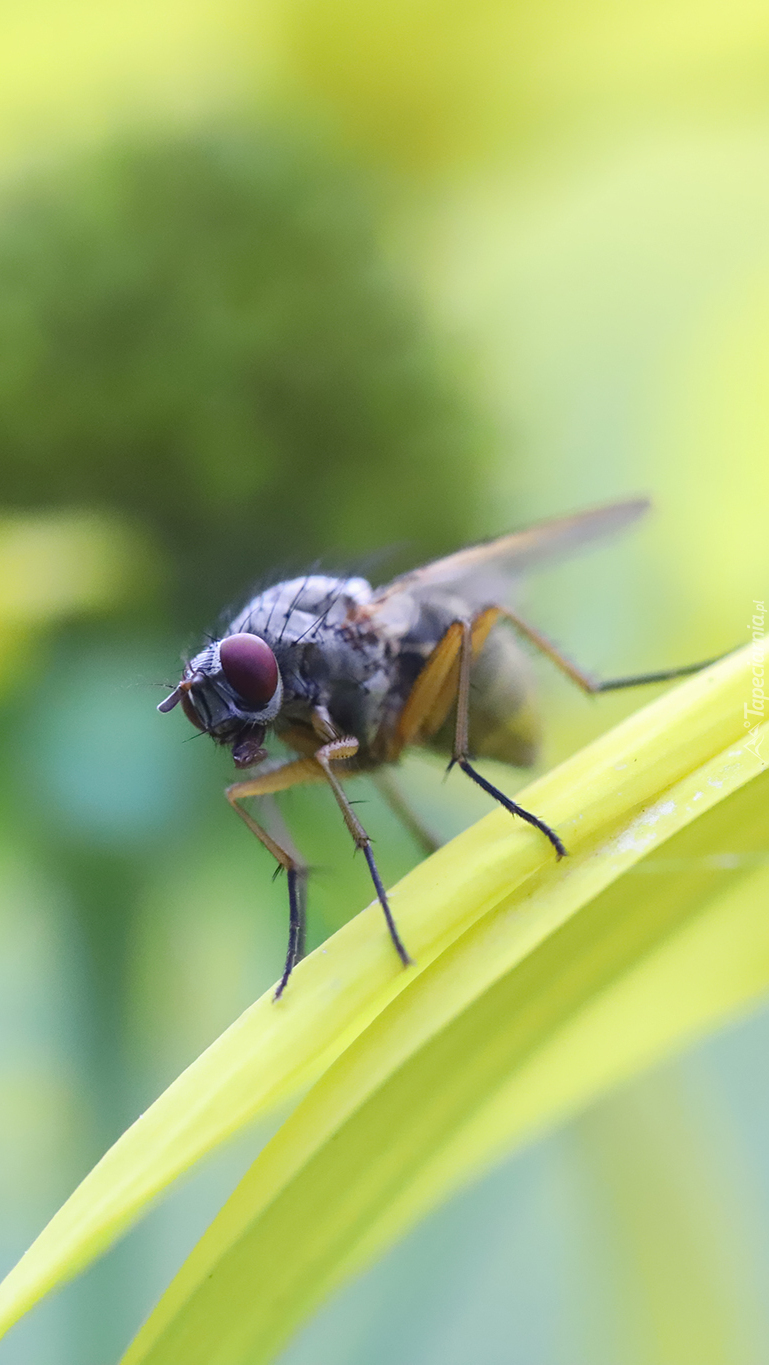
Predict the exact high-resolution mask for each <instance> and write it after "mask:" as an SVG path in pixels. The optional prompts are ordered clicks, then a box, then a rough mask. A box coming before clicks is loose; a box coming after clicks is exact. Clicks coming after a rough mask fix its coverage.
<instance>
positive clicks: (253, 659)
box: [219, 634, 279, 711]
mask: <svg viewBox="0 0 769 1365" xmlns="http://www.w3.org/2000/svg"><path fill="white" fill-rule="evenodd" d="M219 659H220V661H221V665H222V672H223V674H224V676H225V678H226V679H227V682H228V683H229V684H230V687H231V688H232V689H233V690H234V691H235V692H237V694H238V696H239V697H241V698H242V700H243V701H244V702H245V703H246V705H247V706H248V707H249V708H250V709H251V710H253V711H259V710H261V709H262V707H264V706H266V705H267V703H268V702H269V701H272V698H273V697H274V696H275V692H276V690H277V687H278V679H279V674H278V664H277V660H276V658H275V655H274V654H273V652H272V650H271V649H270V646H269V645H267V644H265V642H264V640H261V639H260V638H259V636H258V635H246V634H243V635H228V636H226V637H225V639H224V640H222V642H221V644H220V646H219Z"/></svg>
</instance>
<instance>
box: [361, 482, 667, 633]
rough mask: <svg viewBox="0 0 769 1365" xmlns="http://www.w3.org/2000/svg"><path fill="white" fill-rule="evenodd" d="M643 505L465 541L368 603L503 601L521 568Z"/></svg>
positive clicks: (615, 524) (568, 548) (564, 550)
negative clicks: (433, 598) (444, 598)
mask: <svg viewBox="0 0 769 1365" xmlns="http://www.w3.org/2000/svg"><path fill="white" fill-rule="evenodd" d="M648 508H649V502H648V500H647V499H646V498H633V499H631V500H629V501H627V502H615V503H612V504H610V505H609V506H608V507H596V508H593V509H591V510H590V511H587V512H578V513H576V515H575V516H572V517H560V518H558V519H557V520H554V521H545V522H541V523H540V524H539V525H538V526H531V527H529V529H528V530H525V531H514V532H513V533H512V534H511V535H507V536H500V537H499V539H498V540H491V541H486V542H485V543H484V544H482V545H470V546H468V548H467V549H466V550H458V551H457V553H456V554H453V555H447V556H446V558H445V559H436V560H434V561H433V563H432V564H425V565H424V566H423V567H422V568H420V569H412V570H411V571H410V572H409V573H405V574H401V576H400V577H399V578H395V579H393V581H392V582H391V583H388V584H387V586H386V587H384V588H380V589H379V590H378V591H377V592H375V593H374V596H373V599H372V602H371V607H372V608H374V609H375V610H381V611H382V612H383V614H384V615H386V616H388V615H390V613H391V609H392V608H393V607H394V606H395V600H396V599H397V597H398V596H399V595H400V594H401V593H403V594H406V595H407V596H408V597H410V598H412V599H414V598H416V599H419V598H421V597H423V596H428V595H433V594H435V593H436V592H438V593H440V594H441V595H444V594H446V595H456V596H458V597H461V598H462V599H463V600H464V601H465V602H467V604H468V606H470V607H482V606H488V605H491V604H492V603H494V602H502V601H504V600H505V598H506V597H507V596H508V595H509V590H510V585H511V582H512V581H513V580H514V579H516V578H517V577H518V576H519V574H521V573H523V572H524V570H525V569H528V568H530V567H532V566H533V565H536V564H541V563H545V562H551V561H553V560H555V559H558V558H559V557H560V556H561V555H569V554H571V552H572V551H573V550H576V549H578V548H579V547H580V546H581V545H587V544H589V542H590V541H592V540H596V539H598V537H599V536H604V535H609V534H610V533H611V532H613V531H620V530H622V529H623V528H624V527H625V526H629V525H630V524H631V523H632V522H634V521H636V520H637V519H638V518H639V517H640V516H642V515H643V514H644V512H646V511H647V510H648Z"/></svg>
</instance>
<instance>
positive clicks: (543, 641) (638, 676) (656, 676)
mask: <svg viewBox="0 0 769 1365" xmlns="http://www.w3.org/2000/svg"><path fill="white" fill-rule="evenodd" d="M499 614H500V616H503V617H504V619H505V620H506V621H509V622H510V624H511V625H512V626H515V629H516V630H517V632H518V634H519V635H522V636H523V638H524V639H525V640H528V641H529V642H530V643H531V644H533V645H535V646H536V648H537V649H538V650H539V651H540V653H541V654H544V655H545V657H546V658H548V659H549V660H550V662H551V663H554V664H555V666H556V668H558V669H560V671H561V673H563V674H565V676H566V677H567V678H570V679H571V681H572V682H573V683H576V684H577V687H579V688H581V690H582V691H583V692H587V693H588V694H589V695H591V696H594V695H595V694H596V693H597V692H616V691H618V690H619V689H620V688H622V687H644V686H646V684H647V683H661V682H672V681H673V679H674V678H686V677H688V676H689V674H690V673H699V672H700V670H701V669H703V668H707V667H708V665H709V664H715V663H717V662H718V658H723V657H724V656H723V655H719V656H718V657H717V658H715V659H705V660H704V661H703V662H702V663H699V664H683V665H681V666H679V667H678V668H663V669H661V670H660V671H659V672H657V673H635V674H633V675H632V676H631V677H628V678H594V677H593V676H592V674H590V673H587V672H586V671H585V670H584V669H583V668H580V667H579V665H578V664H575V663H574V662H573V660H571V659H569V658H567V657H566V655H565V654H562V653H561V651H560V649H559V648H558V646H557V645H555V644H553V641H552V640H550V639H548V637H547V635H543V634H542V631H541V630H537V628H536V627H535V626H531V625H529V623H528V621H524V620H523V617H521V616H518V615H517V613H516V612H514V611H510V610H509V609H508V608H507V607H500V609H499Z"/></svg>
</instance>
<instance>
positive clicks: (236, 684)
mask: <svg viewBox="0 0 769 1365" xmlns="http://www.w3.org/2000/svg"><path fill="white" fill-rule="evenodd" d="M282 700H283V684H282V682H281V677H280V669H279V668H278V661H277V659H276V658H275V655H274V654H273V652H272V650H271V649H270V647H269V645H268V644H266V643H265V641H264V640H262V639H261V637H260V636H258V635H251V634H247V633H240V634H237V635H226V636H225V637H224V639H223V640H217V641H215V642H214V643H213V644H210V645H207V646H206V648H205V649H203V650H201V652H200V653H199V654H196V655H195V658H194V659H191V660H190V662H189V663H188V664H186V665H185V668H184V673H183V675H182V679H181V682H180V683H179V684H178V686H177V687H175V688H174V690H173V692H172V693H171V695H170V696H168V697H166V699H165V701H162V702H161V703H160V705H159V707H158V711H172V710H173V708H174V707H175V706H176V705H177V703H178V702H181V706H182V710H183V711H184V714H185V716H186V717H187V719H188V720H191V721H192V724H193V725H196V726H197V728H198V729H199V730H203V731H204V732H205V733H206V734H208V735H211V736H212V738H213V739H214V740H215V741H216V743H217V744H226V745H230V746H231V747H232V757H233V759H234V761H235V767H236V768H248V767H250V766H251V764H253V763H259V762H260V761H261V759H263V758H264V757H265V750H264V748H263V747H262V745H263V743H264V736H265V733H266V731H267V726H268V725H270V724H271V723H272V721H274V720H275V717H276V716H277V714H278V712H279V711H280V707H281V702H282Z"/></svg>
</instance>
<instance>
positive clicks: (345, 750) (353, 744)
mask: <svg viewBox="0 0 769 1365" xmlns="http://www.w3.org/2000/svg"><path fill="white" fill-rule="evenodd" d="M357 752H358V741H357V739H355V737H354V736H353V735H345V736H343V737H342V738H340V739H332V740H330V741H329V742H328V743H327V744H323V745H322V746H321V747H320V749H318V750H317V751H316V754H315V762H316V763H319V764H320V767H321V768H322V770H323V772H324V774H325V776H326V780H327V781H328V784H329V786H330V787H331V790H332V791H333V793H334V796H335V797H336V800H337V804H338V806H339V809H340V810H341V812H342V815H343V817H344V822H345V824H346V826H347V828H348V830H349V831H350V834H351V836H352V838H353V840H354V842H355V847H356V848H359V849H360V850H361V852H362V853H363V856H364V858H365V859H366V862H367V864H368V870H369V872H370V873H371V880H372V882H373V883H374V889H375V891H376V894H377V899H378V900H379V904H380V905H381V907H382V910H383V912H384V917H385V920H386V921H387V928H388V929H389V931H390V938H391V939H392V941H393V945H394V947H395V951H396V953H397V954H398V957H399V958H400V960H401V962H402V963H403V965H404V967H410V966H411V958H410V957H409V955H408V953H407V952H406V948H405V946H404V944H403V941H402V939H401V936H400V934H399V933H398V929H397V925H396V923H395V920H394V918H393V913H392V910H391V909H390V904H389V901H388V899H387V893H386V891H385V889H384V884H383V882H382V878H381V877H380V875H379V869H378V867H377V865H376V861H375V859H374V854H373V851H372V848H371V837H370V835H368V834H367V833H366V830H365V829H364V828H363V825H362V824H361V822H360V820H359V819H358V817H357V815H356V814H355V811H354V810H353V808H352V806H351V804H350V802H349V800H348V798H347V795H346V793H345V791H344V788H343V787H342V784H341V782H340V781H339V778H338V777H337V775H336V773H335V772H334V771H333V769H332V767H331V764H332V763H333V762H334V761H336V762H339V761H340V760H343V759H346V758H354V756H355V754H356V753H357Z"/></svg>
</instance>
